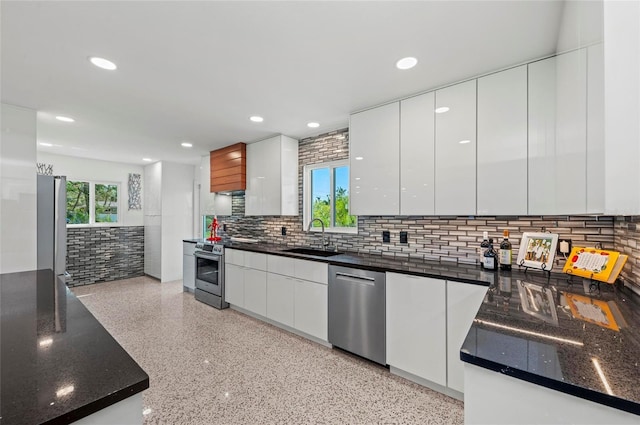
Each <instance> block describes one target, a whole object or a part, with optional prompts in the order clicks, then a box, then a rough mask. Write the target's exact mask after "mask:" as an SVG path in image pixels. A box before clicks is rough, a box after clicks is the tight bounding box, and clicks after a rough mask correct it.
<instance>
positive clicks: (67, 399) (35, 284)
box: [0, 270, 149, 425]
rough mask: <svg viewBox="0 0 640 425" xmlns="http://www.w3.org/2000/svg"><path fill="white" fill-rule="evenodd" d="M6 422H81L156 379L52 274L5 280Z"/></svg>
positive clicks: (1, 290) (2, 410)
mask: <svg viewBox="0 0 640 425" xmlns="http://www.w3.org/2000/svg"><path fill="white" fill-rule="evenodd" d="M0 318H1V327H2V329H1V332H0V356H1V357H0V363H1V364H0V367H1V370H2V374H1V378H0V380H1V383H0V384H1V387H0V388H1V391H2V393H1V397H0V399H1V401H0V423H2V424H7V425H9V424H12V425H13V424H43V423H46V424H62V423H69V422H73V421H76V420H78V419H80V418H83V417H85V416H88V415H90V414H92V413H95V412H97V411H99V410H101V409H104V408H105V407H108V406H110V405H112V404H115V403H117V402H119V401H121V400H124V399H126V398H128V397H131V396H132V395H134V394H137V393H139V392H141V391H143V390H145V389H147V388H149V376H148V375H147V374H146V373H145V372H144V371H143V370H142V369H141V368H140V366H138V364H137V363H136V362H135V361H134V360H133V359H132V358H131V356H129V354H127V352H126V351H125V350H124V349H123V348H122V347H121V346H120V344H118V343H117V342H116V340H115V339H113V337H112V336H111V335H110V334H109V333H108V332H107V331H106V330H105V329H104V327H102V325H101V324H100V323H99V322H98V321H97V320H96V318H95V317H93V315H92V314H91V313H90V312H89V311H88V310H87V309H86V308H85V307H84V305H83V304H82V303H81V302H80V301H79V300H78V299H77V298H76V297H75V296H74V295H73V294H72V293H71V291H69V289H67V287H66V285H65V284H64V282H62V281H61V280H60V279H56V278H55V276H54V275H53V272H51V270H39V271H37V272H36V271H29V272H21V273H10V274H2V275H0Z"/></svg>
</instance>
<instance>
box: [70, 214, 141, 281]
mask: <svg viewBox="0 0 640 425" xmlns="http://www.w3.org/2000/svg"><path fill="white" fill-rule="evenodd" d="M67 271H68V272H69V273H70V274H71V279H70V280H69V281H68V282H67V284H68V286H80V285H88V284H91V283H98V282H108V281H112V280H120V279H128V278H131V277H136V276H143V275H144V226H130V227H75V228H74V227H69V228H67Z"/></svg>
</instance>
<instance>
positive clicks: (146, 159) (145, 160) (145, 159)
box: [142, 158, 153, 162]
mask: <svg viewBox="0 0 640 425" xmlns="http://www.w3.org/2000/svg"><path fill="white" fill-rule="evenodd" d="M142 160H143V161H144V162H151V161H153V159H151V158H142Z"/></svg>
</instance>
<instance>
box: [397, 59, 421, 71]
mask: <svg viewBox="0 0 640 425" xmlns="http://www.w3.org/2000/svg"><path fill="white" fill-rule="evenodd" d="M417 63H418V59H416V58H412V57H407V58H402V59H400V60H399V61H398V62H396V68H398V69H411V68H413V67H414V66H416V64H417Z"/></svg>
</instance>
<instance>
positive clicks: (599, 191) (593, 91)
mask: <svg viewBox="0 0 640 425" xmlns="http://www.w3.org/2000/svg"><path fill="white" fill-rule="evenodd" d="M604 180H605V176H604V45H603V44H602V43H599V44H595V45H593V46H590V47H589V48H588V49H587V211H586V212H587V213H589V214H596V213H604V212H605V207H604V191H605V183H604Z"/></svg>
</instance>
